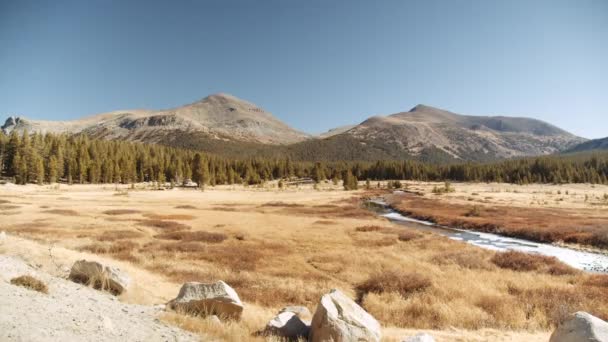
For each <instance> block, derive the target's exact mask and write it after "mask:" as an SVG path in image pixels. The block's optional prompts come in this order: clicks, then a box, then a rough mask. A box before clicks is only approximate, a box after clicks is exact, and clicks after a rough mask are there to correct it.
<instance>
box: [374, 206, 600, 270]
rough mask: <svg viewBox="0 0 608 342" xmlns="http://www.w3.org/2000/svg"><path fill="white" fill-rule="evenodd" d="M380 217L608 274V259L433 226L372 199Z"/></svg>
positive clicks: (459, 238)
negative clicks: (551, 258) (545, 256)
mask: <svg viewBox="0 0 608 342" xmlns="http://www.w3.org/2000/svg"><path fill="white" fill-rule="evenodd" d="M368 203H369V204H370V205H371V206H372V207H374V208H373V210H374V211H376V212H377V213H378V215H380V216H382V217H386V218H387V219H389V220H390V221H392V222H393V223H396V224H399V225H402V226H404V227H407V228H409V229H416V230H420V231H430V232H433V233H437V234H441V235H444V236H447V237H448V238H450V239H452V240H458V241H463V242H466V243H470V244H472V245H474V246H477V247H481V248H486V249H491V250H495V251H501V252H502V251H508V250H514V251H519V252H525V253H538V254H542V255H547V256H552V257H556V258H557V259H559V260H560V261H562V262H564V263H565V264H568V265H570V266H572V267H574V268H577V269H580V270H585V271H588V272H593V273H608V255H604V254H600V253H593V252H586V251H579V250H575V249H570V248H567V247H561V246H555V245H551V244H546V243H539V242H533V241H528V240H524V239H518V238H511V237H505V236H501V235H497V234H491V233H482V232H476V231H472V230H464V229H458V228H452V227H445V226H440V225H437V224H435V223H433V222H429V221H422V220H417V219H414V218H411V217H407V216H404V215H402V214H400V213H398V212H397V211H395V210H393V209H391V208H390V207H389V205H388V204H387V203H386V202H385V201H384V199H381V198H379V199H373V200H370V201H369V202H368Z"/></svg>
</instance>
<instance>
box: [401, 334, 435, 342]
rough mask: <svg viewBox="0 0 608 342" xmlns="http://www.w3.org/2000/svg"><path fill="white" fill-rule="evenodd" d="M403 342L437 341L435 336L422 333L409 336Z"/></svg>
mask: <svg viewBox="0 0 608 342" xmlns="http://www.w3.org/2000/svg"><path fill="white" fill-rule="evenodd" d="M403 342H435V339H434V338H433V336H431V335H429V334H425V333H420V334H417V335H414V336H410V337H407V338H406V339H405V340H403Z"/></svg>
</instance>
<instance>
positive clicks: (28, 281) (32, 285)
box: [11, 275, 49, 294]
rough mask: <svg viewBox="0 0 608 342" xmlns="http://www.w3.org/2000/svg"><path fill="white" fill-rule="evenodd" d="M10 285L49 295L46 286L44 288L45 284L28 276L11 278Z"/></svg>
mask: <svg viewBox="0 0 608 342" xmlns="http://www.w3.org/2000/svg"><path fill="white" fill-rule="evenodd" d="M11 284H13V285H17V286H22V287H25V288H27V289H30V290H34V291H38V292H40V293H45V294H48V293H49V288H48V286H46V284H45V283H43V282H42V281H40V280H38V279H36V278H34V277H32V276H29V275H23V276H20V277H17V278H13V279H11Z"/></svg>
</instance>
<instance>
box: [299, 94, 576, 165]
mask: <svg viewBox="0 0 608 342" xmlns="http://www.w3.org/2000/svg"><path fill="white" fill-rule="evenodd" d="M328 139H331V140H333V142H332V144H333V145H341V146H344V145H352V144H354V146H351V147H350V148H349V149H350V150H355V149H356V150H359V153H360V154H367V155H378V156H384V157H385V158H389V159H404V158H418V159H428V158H431V159H437V158H439V159H442V160H449V159H456V160H472V161H483V160H493V159H500V158H511V157H519V156H532V155H545V154H552V153H555V152H559V151H562V150H565V149H568V148H570V147H572V146H574V145H577V144H579V143H581V142H584V141H585V139H583V138H580V137H577V136H575V135H573V134H570V133H568V132H566V131H564V130H562V129H559V128H557V127H555V126H553V125H550V124H548V123H545V122H542V121H539V120H535V119H529V118H516V117H504V116H470V115H460V114H455V113H452V112H449V111H445V110H442V109H438V108H433V107H430V106H425V105H418V106H416V107H414V108H412V109H411V110H410V111H409V112H402V113H397V114H392V115H389V116H374V117H371V118H369V119H367V120H365V121H364V122H362V123H361V124H359V125H357V126H355V127H353V128H351V129H349V130H347V131H345V132H343V133H341V134H337V135H334V136H332V137H330V138H328ZM302 144H311V142H304V143H302Z"/></svg>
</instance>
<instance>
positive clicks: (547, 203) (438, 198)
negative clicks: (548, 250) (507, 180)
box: [386, 183, 608, 251]
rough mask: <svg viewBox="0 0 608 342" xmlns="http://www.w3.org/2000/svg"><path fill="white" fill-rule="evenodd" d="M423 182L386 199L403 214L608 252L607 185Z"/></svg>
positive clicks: (535, 240) (486, 231) (542, 241)
mask: <svg viewBox="0 0 608 342" xmlns="http://www.w3.org/2000/svg"><path fill="white" fill-rule="evenodd" d="M419 184H420V183H412V184H409V186H408V190H407V192H401V193H397V194H392V195H390V196H387V197H386V201H387V203H388V204H389V205H390V206H391V207H392V208H394V209H395V210H397V211H398V212H400V213H402V214H404V215H405V216H408V217H411V218H415V219H419V220H424V221H430V222H433V223H436V224H438V225H442V226H448V227H453V228H459V229H466V230H474V231H478V232H484V233H492V234H498V235H502V236H506V237H512V238H521V239H525V240H530V241H534V242H539V243H566V244H573V245H580V246H581V247H591V248H594V249H600V250H604V251H608V228H607V227H608V201H606V202H604V197H603V195H602V196H600V195H599V194H600V193H601V192H602V191H604V190H606V191H608V188H607V189H604V187H605V186H594V185H588V188H584V187H583V185H578V184H577V185H572V187H569V186H568V185H564V186H559V187H558V186H553V187H550V186H544V187H539V186H537V185H535V186H513V185H500V184H499V185H491V184H489V185H484V184H478V185H471V184H453V185H449V186H450V190H449V191H443V189H444V188H445V185H443V184H435V185H434V186H433V188H430V187H429V186H428V185H426V184H425V185H424V186H420V185H419ZM501 187H504V188H501ZM597 187H600V188H597ZM436 189H440V190H439V191H434V190H436ZM459 189H460V190H459ZM556 189H557V190H556ZM589 190H593V192H589V193H586V192H585V191H589ZM585 197H586V198H587V202H585V199H584V198H585ZM592 197H593V200H590V199H589V198H592ZM534 203H536V204H534ZM539 203H540V204H539Z"/></svg>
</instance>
